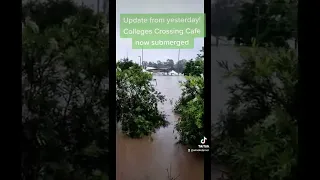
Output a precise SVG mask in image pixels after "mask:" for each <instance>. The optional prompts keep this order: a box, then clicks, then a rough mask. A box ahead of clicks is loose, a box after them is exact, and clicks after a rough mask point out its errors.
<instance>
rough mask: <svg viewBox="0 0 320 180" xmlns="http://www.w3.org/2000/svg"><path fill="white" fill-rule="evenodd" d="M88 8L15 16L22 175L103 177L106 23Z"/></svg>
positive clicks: (106, 168)
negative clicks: (40, 21)
mask: <svg viewBox="0 0 320 180" xmlns="http://www.w3.org/2000/svg"><path fill="white" fill-rule="evenodd" d="M45 8H47V9H42V10H43V11H46V10H48V9H50V8H51V7H50V6H46V7H45ZM74 8H75V9H77V10H78V12H82V10H84V9H85V10H86V11H89V9H87V8H85V7H77V6H74ZM35 10H36V11H40V10H39V9H35ZM90 12H91V14H85V15H84V14H81V13H79V14H77V15H76V16H71V17H64V22H62V21H61V22H59V24H57V25H56V26H51V28H48V27H47V28H46V26H43V27H42V28H43V30H42V31H40V29H41V28H39V26H38V25H37V24H36V22H33V21H31V19H30V18H29V17H27V18H26V19H24V20H23V25H24V28H23V32H22V50H23V51H22V69H21V73H22V113H23V114H22V128H23V135H22V139H23V140H22V160H21V169H22V174H21V176H22V179H61V180H63V179H68V180H69V179H71V180H72V179H77V180H81V179H83V180H85V179H92V180H93V179H107V178H108V173H109V162H108V159H109V153H108V146H109V140H108V139H109V132H108V130H109V127H108V126H109V119H108V69H109V68H108V61H109V59H108V47H109V44H108V33H107V30H108V29H107V28H108V26H107V23H106V20H105V19H104V17H101V16H99V15H93V12H92V11H90ZM88 15H89V16H88ZM34 16H37V17H38V15H34ZM83 16H85V17H86V18H87V19H90V21H91V22H92V23H84V21H83ZM42 18H45V17H42ZM51 23H52V22H51Z"/></svg>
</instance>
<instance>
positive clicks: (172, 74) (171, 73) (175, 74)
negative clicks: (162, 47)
mask: <svg viewBox="0 0 320 180" xmlns="http://www.w3.org/2000/svg"><path fill="white" fill-rule="evenodd" d="M168 74H169V75H171V76H177V75H179V73H177V72H175V71H174V70H172V71H170V72H169V73H168Z"/></svg>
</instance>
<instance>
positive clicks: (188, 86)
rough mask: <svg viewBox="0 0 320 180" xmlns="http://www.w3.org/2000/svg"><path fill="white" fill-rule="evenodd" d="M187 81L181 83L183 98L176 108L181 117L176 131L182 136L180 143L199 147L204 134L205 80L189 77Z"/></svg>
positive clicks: (199, 77) (198, 77)
mask: <svg viewBox="0 0 320 180" xmlns="http://www.w3.org/2000/svg"><path fill="white" fill-rule="evenodd" d="M186 79H187V81H186V82H183V83H181V86H182V87H183V89H182V96H181V98H180V99H179V101H178V102H177V104H176V106H175V110H176V112H178V113H179V115H180V118H179V121H178V123H177V124H176V129H177V131H178V133H179V134H180V139H179V141H180V143H182V144H185V145H188V146H197V145H198V144H199V140H200V139H201V138H202V137H203V134H204V132H203V131H204V129H203V113H204V99H203V94H204V91H203V88H204V79H203V77H201V76H189V77H186Z"/></svg>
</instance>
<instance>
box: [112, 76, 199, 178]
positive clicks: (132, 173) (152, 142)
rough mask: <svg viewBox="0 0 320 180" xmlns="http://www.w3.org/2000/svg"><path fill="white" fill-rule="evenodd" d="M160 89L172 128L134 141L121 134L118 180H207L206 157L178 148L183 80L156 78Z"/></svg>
mask: <svg viewBox="0 0 320 180" xmlns="http://www.w3.org/2000/svg"><path fill="white" fill-rule="evenodd" d="M154 78H155V79H156V86H155V87H156V89H157V90H158V91H160V92H161V93H162V94H163V95H165V96H166V99H167V101H166V102H165V103H164V104H161V105H159V109H160V110H161V111H164V113H165V114H166V115H167V120H168V121H169V122H170V125H169V126H167V127H165V128H160V129H159V130H157V131H156V133H155V134H153V135H152V136H151V137H144V138H142V139H131V138H129V137H126V136H125V135H123V134H121V132H120V131H119V130H117V140H116V141H117V167H116V168H117V180H169V178H168V174H170V172H171V178H172V179H174V178H175V177H177V176H178V178H177V179H176V180H203V179H204V177H203V176H204V168H203V166H204V162H203V157H202V156H201V155H198V154H196V153H191V152H188V151H187V148H186V147H184V146H182V145H178V144H176V142H177V141H178V139H177V137H178V134H177V133H176V131H175V129H174V126H175V123H176V122H177V119H178V116H177V115H175V114H174V113H173V106H174V104H175V102H176V101H177V100H178V99H179V97H180V95H181V88H180V86H179V81H183V80H184V77H182V76H154ZM168 172H169V173H168Z"/></svg>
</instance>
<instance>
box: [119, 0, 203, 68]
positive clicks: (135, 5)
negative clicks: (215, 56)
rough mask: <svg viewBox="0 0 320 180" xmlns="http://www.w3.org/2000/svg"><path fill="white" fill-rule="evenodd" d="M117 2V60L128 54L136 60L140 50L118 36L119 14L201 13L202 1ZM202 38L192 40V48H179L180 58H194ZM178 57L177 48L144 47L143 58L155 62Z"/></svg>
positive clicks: (148, 0) (140, 0)
mask: <svg viewBox="0 0 320 180" xmlns="http://www.w3.org/2000/svg"><path fill="white" fill-rule="evenodd" d="M116 2H117V5H116V7H117V10H116V12H117V39H116V40H117V55H116V56H117V60H119V59H120V58H123V57H127V55H128V56H129V59H131V60H134V61H135V62H138V59H139V58H138V56H141V53H142V52H141V50H139V49H132V47H131V39H121V38H120V14H122V13H125V14H128V13H132V14H135V13H137V14H144V13H146V14H147V13H203V12H204V2H203V1H201V0H116ZM203 42H204V39H203V38H196V39H195V40H194V49H181V51H180V59H191V58H195V57H196V56H197V54H198V53H199V51H200V49H201V47H202V46H203ZM167 59H173V60H174V61H175V62H176V61H177V59H178V49H155V50H153V49H144V50H143V60H144V61H152V62H156V61H157V60H161V61H164V60H167Z"/></svg>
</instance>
